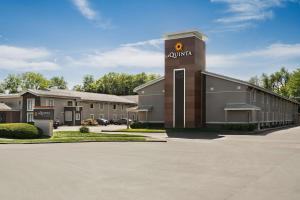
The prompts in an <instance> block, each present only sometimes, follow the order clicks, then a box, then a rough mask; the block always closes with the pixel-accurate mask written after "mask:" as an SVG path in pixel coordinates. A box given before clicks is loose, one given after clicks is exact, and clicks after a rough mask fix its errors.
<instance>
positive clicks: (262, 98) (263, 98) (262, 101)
mask: <svg viewBox="0 0 300 200" xmlns="http://www.w3.org/2000/svg"><path fill="white" fill-rule="evenodd" d="M264 103H265V94H264V93H261V104H262V105H264Z"/></svg>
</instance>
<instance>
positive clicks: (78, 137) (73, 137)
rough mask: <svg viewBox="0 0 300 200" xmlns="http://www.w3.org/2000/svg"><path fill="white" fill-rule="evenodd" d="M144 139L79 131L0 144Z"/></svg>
mask: <svg viewBox="0 0 300 200" xmlns="http://www.w3.org/2000/svg"><path fill="white" fill-rule="evenodd" d="M145 141H147V139H146V137H144V136H139V135H126V134H107V133H80V132H79V131H61V132H54V133H53V136H52V137H49V138H45V137H44V138H38V139H9V138H0V144H38V143H72V142H145Z"/></svg>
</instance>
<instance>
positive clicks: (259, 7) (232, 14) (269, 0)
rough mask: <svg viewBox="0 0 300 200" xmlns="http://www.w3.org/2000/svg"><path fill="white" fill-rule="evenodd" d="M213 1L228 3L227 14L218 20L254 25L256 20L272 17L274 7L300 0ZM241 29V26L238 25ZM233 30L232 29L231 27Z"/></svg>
mask: <svg viewBox="0 0 300 200" xmlns="http://www.w3.org/2000/svg"><path fill="white" fill-rule="evenodd" d="M211 2H212V3H223V4H226V5H227V7H228V9H227V10H226V12H225V13H226V15H225V16H224V17H221V18H219V19H217V20H216V22H218V23H221V24H223V25H224V26H225V27H227V26H232V25H233V24H235V25H243V28H245V26H246V25H247V26H252V25H253V23H254V22H257V21H263V20H267V19H271V18H273V16H274V12H273V9H274V8H276V7H281V6H283V5H284V4H285V3H287V2H299V0H211ZM236 28H237V30H240V27H238V26H237V27H236ZM230 30H232V29H230Z"/></svg>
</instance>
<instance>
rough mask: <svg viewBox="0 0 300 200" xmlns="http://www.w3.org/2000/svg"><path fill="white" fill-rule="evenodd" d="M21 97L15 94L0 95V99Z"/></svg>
mask: <svg viewBox="0 0 300 200" xmlns="http://www.w3.org/2000/svg"><path fill="white" fill-rule="evenodd" d="M19 97H21V95H20V93H17V94H0V98H3V99H8V98H19Z"/></svg>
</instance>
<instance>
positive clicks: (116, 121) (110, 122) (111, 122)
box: [109, 119, 119, 125]
mask: <svg viewBox="0 0 300 200" xmlns="http://www.w3.org/2000/svg"><path fill="white" fill-rule="evenodd" d="M109 124H114V125H118V124H119V123H118V120H117V119H111V120H109Z"/></svg>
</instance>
